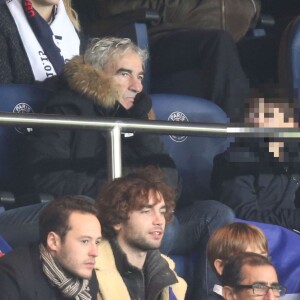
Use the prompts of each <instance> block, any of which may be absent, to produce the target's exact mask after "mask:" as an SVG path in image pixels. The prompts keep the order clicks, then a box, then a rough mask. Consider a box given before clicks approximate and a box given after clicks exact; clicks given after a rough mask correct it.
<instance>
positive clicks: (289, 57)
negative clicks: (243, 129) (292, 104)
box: [278, 16, 300, 107]
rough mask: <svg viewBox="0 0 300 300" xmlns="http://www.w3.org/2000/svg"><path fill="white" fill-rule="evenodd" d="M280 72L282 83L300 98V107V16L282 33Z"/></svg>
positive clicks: (292, 94)
mask: <svg viewBox="0 0 300 300" xmlns="http://www.w3.org/2000/svg"><path fill="white" fill-rule="evenodd" d="M278 73H279V74H278V76H279V81H280V84H281V85H282V87H284V88H287V89H288V91H289V93H290V95H291V96H293V97H294V98H296V99H297V100H298V107H300V105H299V104H300V16H298V17H296V18H294V19H293V20H292V21H291V22H290V23H289V24H288V26H287V27H286V29H285V31H284V33H283V35H282V38H281V41H280V51H279V70H278Z"/></svg>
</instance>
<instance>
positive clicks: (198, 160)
mask: <svg viewBox="0 0 300 300" xmlns="http://www.w3.org/2000/svg"><path fill="white" fill-rule="evenodd" d="M151 99H152V104H153V109H154V112H155V116H156V119H157V120H163V121H178V122H198V123H206V124H208V123H228V122H229V120H228V118H227V116H226V114H225V112H224V111H223V110H222V109H221V108H219V106H217V105H216V104H215V103H213V102H211V101H208V100H205V99H201V98H196V97H190V96H183V95H172V94H153V95H151ZM161 138H162V140H163V142H164V144H165V146H166V148H167V150H168V152H169V154H170V155H171V157H172V158H173V159H174V161H175V163H176V165H177V168H178V171H179V173H180V175H181V176H182V180H183V196H182V201H185V202H188V199H189V200H190V201H193V200H208V199H212V191H211V188H210V175H211V171H212V166H213V159H214V156H215V155H216V154H218V153H221V152H223V151H225V149H226V148H227V147H228V146H229V142H230V139H229V138H223V137H213V136H207V135H206V136H170V135H162V136H161ZM194 257H195V253H191V254H190V255H187V256H181V255H172V256H171V258H172V259H173V260H174V261H175V263H176V272H177V273H178V274H179V275H180V276H182V277H183V278H185V279H186V280H187V281H188V282H190V281H191V280H192V276H193V264H194Z"/></svg>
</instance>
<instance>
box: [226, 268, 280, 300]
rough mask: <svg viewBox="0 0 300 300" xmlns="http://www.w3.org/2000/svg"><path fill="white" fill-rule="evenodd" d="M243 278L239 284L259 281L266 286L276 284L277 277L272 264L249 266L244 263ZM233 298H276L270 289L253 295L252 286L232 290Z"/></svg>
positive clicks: (238, 299)
mask: <svg viewBox="0 0 300 300" xmlns="http://www.w3.org/2000/svg"><path fill="white" fill-rule="evenodd" d="M242 274H243V275H242V276H243V278H244V279H243V280H242V281H241V282H240V283H239V284H240V285H253V284H255V283H261V284H263V285H267V286H278V278H277V274H276V271H275V269H274V268H273V267H272V266H269V265H265V266H250V265H244V266H243V267H242ZM227 299H235V300H252V299H255V300H275V299H278V297H276V296H275V295H274V292H273V290H272V289H269V290H268V292H267V293H266V295H255V294H254V291H253V289H252V288H242V289H238V290H237V291H234V292H233V295H232V298H227Z"/></svg>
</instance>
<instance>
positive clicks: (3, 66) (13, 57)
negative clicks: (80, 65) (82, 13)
mask: <svg viewBox="0 0 300 300" xmlns="http://www.w3.org/2000/svg"><path fill="white" fill-rule="evenodd" d="M41 32H43V34H41ZM78 34H79V22H78V19H77V14H76V13H75V11H74V10H73V9H72V7H71V5H70V1H69V0H64V1H63V0H55V1H51V4H50V5H49V1H46V0H42V1H37V0H32V1H29V0H26V1H25V0H12V1H5V0H0V83H26V84H27V83H33V82H34V81H43V80H45V79H46V78H48V77H51V76H54V75H56V74H59V73H60V72H61V71H62V69H63V65H64V63H65V61H67V60H69V59H71V58H72V57H73V56H74V55H78V54H79V52H80V39H82V37H79V35H78Z"/></svg>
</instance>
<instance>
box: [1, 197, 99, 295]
mask: <svg viewBox="0 0 300 300" xmlns="http://www.w3.org/2000/svg"><path fill="white" fill-rule="evenodd" d="M39 225H40V244H39V245H37V244H31V245H29V246H27V247H22V248H16V249H15V250H12V251H11V252H9V253H8V254H6V255H5V256H4V257H3V258H1V259H0V290H1V299H2V300H8V299H14V300H18V299H20V300H21V299H22V300H26V299H27V300H32V299H43V300H47V299H49V300H54V299H76V300H87V299H97V292H98V283H97V280H96V277H95V273H94V271H93V270H94V266H95V258H96V257H97V256H98V245H99V243H100V240H101V226H100V223H99V220H98V218H97V210H96V208H95V206H94V204H92V203H90V202H89V201H86V200H83V199H81V198H79V197H64V198H60V199H58V200H54V201H52V202H51V203H50V204H49V205H48V206H47V207H46V208H45V209H44V210H43V211H42V213H41V215H40V221H39Z"/></svg>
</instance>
